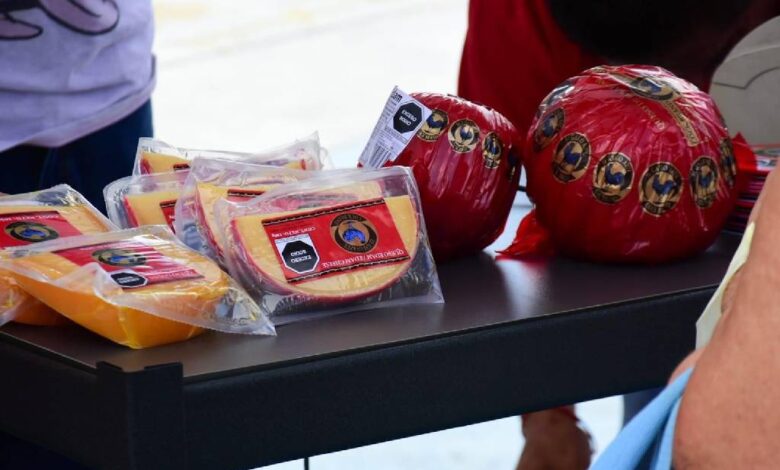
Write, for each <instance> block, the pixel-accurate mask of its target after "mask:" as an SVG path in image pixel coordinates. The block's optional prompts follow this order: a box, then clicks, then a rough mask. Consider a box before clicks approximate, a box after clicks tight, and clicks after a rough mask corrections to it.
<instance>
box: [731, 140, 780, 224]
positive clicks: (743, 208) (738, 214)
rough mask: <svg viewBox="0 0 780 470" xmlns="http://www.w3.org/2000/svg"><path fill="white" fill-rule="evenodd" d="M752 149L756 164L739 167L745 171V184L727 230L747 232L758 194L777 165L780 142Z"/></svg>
mask: <svg viewBox="0 0 780 470" xmlns="http://www.w3.org/2000/svg"><path fill="white" fill-rule="evenodd" d="M752 150H753V154H754V156H755V164H750V165H743V166H741V167H740V168H739V170H740V171H741V172H744V173H745V184H744V186H742V187H741V191H740V193H739V199H737V204H736V206H735V207H734V212H732V213H731V215H729V218H728V221H727V222H726V230H730V231H732V232H737V233H744V232H745V229H746V228H747V222H748V219H749V218H750V212H752V211H753V206H755V205H756V201H757V200H758V195H759V194H761V190H762V189H763V188H764V183H765V182H766V177H767V176H769V173H770V172H771V171H772V170H774V169H775V167H777V159H778V157H780V144H770V145H754V146H753V147H752Z"/></svg>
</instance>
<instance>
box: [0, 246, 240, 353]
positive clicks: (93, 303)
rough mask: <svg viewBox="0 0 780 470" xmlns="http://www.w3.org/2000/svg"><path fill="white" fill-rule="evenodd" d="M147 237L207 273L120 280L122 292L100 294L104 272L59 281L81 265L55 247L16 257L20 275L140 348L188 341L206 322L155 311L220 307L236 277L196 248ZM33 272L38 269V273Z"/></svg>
mask: <svg viewBox="0 0 780 470" xmlns="http://www.w3.org/2000/svg"><path fill="white" fill-rule="evenodd" d="M146 237H150V238H149V239H150V240H152V241H153V243H151V246H153V248H154V249H155V250H156V251H157V252H159V253H160V254H162V255H164V256H166V257H168V258H171V259H173V260H174V261H176V262H177V263H179V264H181V265H184V266H187V267H189V268H192V269H194V270H195V271H197V272H198V273H199V274H200V275H201V276H203V277H202V278H197V279H184V280H178V281H176V280H174V281H167V282H160V283H156V284H150V285H148V286H145V287H138V288H134V289H128V290H122V288H121V287H119V286H116V289H115V290H116V291H117V292H116V297H114V296H112V295H106V294H104V295H101V296H99V295H96V293H95V283H96V277H97V276H98V275H99V274H98V273H94V272H93V273H91V274H89V275H84V276H77V277H75V278H72V279H69V280H68V281H67V282H66V283H62V285H59V284H55V282H56V281H57V280H58V279H61V278H62V277H64V276H67V275H68V274H71V273H73V272H74V271H76V270H77V269H79V268H80V266H78V265H77V264H75V263H73V262H71V261H70V260H68V259H66V258H65V257H63V256H60V255H58V254H55V253H52V252H42V253H35V254H32V255H30V256H27V257H22V258H15V259H13V261H12V263H13V264H14V270H15V273H14V277H15V279H16V282H17V283H19V285H21V286H22V287H23V288H24V289H25V290H26V291H27V292H29V293H30V294H31V295H33V296H35V297H37V298H38V299H40V300H41V301H43V302H44V303H46V304H47V305H48V306H50V307H51V308H53V309H55V310H56V311H58V312H59V313H61V314H62V315H64V316H66V317H67V318H69V319H71V320H73V321H74V322H76V323H78V324H79V325H81V326H84V327H85V328H88V329H89V330H92V331H93V332H95V333H97V334H99V335H101V336H103V337H105V338H108V339H110V340H112V341H114V342H116V343H119V344H122V345H125V346H129V347H131V348H134V349H139V348H146V347H151V346H157V345H161V344H166V343H172V342H177V341H183V340H186V339H188V338H191V337H193V336H196V335H198V334H200V333H202V332H203V329H202V328H200V327H197V326H192V325H189V324H185V323H180V322H178V321H174V320H169V319H167V318H162V317H160V316H156V315H154V314H152V313H149V312H154V311H158V312H159V311H167V312H170V311H174V312H175V314H176V317H178V318H188V317H197V316H201V315H202V312H204V311H217V308H218V306H219V304H220V302H222V301H223V298H224V297H225V296H226V295H227V294H228V292H229V290H230V278H229V277H228V276H227V274H225V273H224V272H223V271H222V270H220V269H219V267H218V266H217V265H216V264H215V263H214V262H212V261H211V260H209V259H208V258H206V257H204V256H202V255H200V254H198V253H196V252H193V251H191V250H188V249H186V248H183V247H181V246H179V245H178V244H176V243H173V242H170V241H167V240H162V239H159V238H156V237H151V236H146ZM134 239H135V238H134ZM20 272H22V273H25V274H20ZM28 273H35V275H36V276H31V275H29V274H28ZM41 278H44V279H47V281H43V280H41ZM119 296H122V297H125V296H129V297H130V298H132V304H133V305H135V306H139V305H143V306H144V307H143V309H140V308H131V307H128V306H127V303H128V302H127V300H123V301H122V303H121V304H120V303H118V300H115V299H118V298H119ZM125 298H127V297H125Z"/></svg>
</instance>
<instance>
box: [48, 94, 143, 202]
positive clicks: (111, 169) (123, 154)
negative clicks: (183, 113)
mask: <svg viewBox="0 0 780 470" xmlns="http://www.w3.org/2000/svg"><path fill="white" fill-rule="evenodd" d="M151 135H152V106H151V103H150V102H147V103H146V104H144V105H143V106H141V107H140V108H138V109H137V110H136V111H135V112H133V113H132V114H130V115H129V116H127V117H126V118H124V119H122V120H121V121H118V122H116V123H115V124H112V125H110V126H108V127H105V128H103V129H101V130H99V131H96V132H94V133H92V134H90V135H88V136H86V137H83V138H81V139H78V140H76V141H74V142H71V143H69V144H67V145H64V146H62V147H60V148H58V149H56V150H55V151H53V152H52V153H51V155H50V156H49V157H48V158H47V159H46V162H45V164H44V166H43V172H42V174H41V178H42V183H43V185H44V186H53V185H55V184H59V183H68V184H69V185H71V186H73V187H74V188H75V189H76V190H77V191H79V192H80V193H81V194H83V195H84V196H85V197H86V198H87V199H89V201H90V202H91V203H92V204H94V205H95V207H97V208H98V209H100V210H101V211H103V212H105V210H106V206H105V201H104V200H103V188H104V187H105V186H106V185H107V184H108V183H110V182H112V181H114V180H116V179H119V178H122V177H124V176H128V175H129V174H130V173H131V172H132V169H133V162H134V161H135V152H136V149H137V147H138V138H139V137H151Z"/></svg>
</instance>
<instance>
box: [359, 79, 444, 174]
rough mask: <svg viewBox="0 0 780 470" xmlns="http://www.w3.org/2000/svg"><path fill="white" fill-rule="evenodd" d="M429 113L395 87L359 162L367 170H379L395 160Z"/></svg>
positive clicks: (420, 104)
mask: <svg viewBox="0 0 780 470" xmlns="http://www.w3.org/2000/svg"><path fill="white" fill-rule="evenodd" d="M431 113H432V111H431V109H430V108H428V107H427V106H425V105H424V104H422V103H421V102H419V101H417V100H416V99H414V98H412V97H411V96H409V95H407V94H406V93H404V92H403V91H401V90H400V89H399V88H398V87H395V88H393V91H392V92H391V93H390V97H389V98H388V99H387V102H386V103H385V108H384V109H383V110H382V115H381V116H380V117H379V122H377V123H376V126H375V127H374V130H373V132H372V133H371V138H370V139H369V140H368V143H367V144H366V148H365V149H363V153H362V154H361V155H360V159H359V161H360V163H361V164H362V165H363V166H364V167H366V168H381V167H382V166H383V165H384V164H385V163H387V162H388V161H394V160H395V159H396V158H398V155H400V154H401V152H403V150H404V149H405V148H406V146H407V145H408V144H409V141H410V140H412V138H413V137H414V136H415V135H416V134H417V131H418V130H420V128H421V127H422V126H423V124H424V123H425V122H426V120H427V119H428V118H429V117H430V115H431Z"/></svg>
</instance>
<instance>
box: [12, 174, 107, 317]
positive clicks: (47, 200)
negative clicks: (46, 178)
mask: <svg viewBox="0 0 780 470" xmlns="http://www.w3.org/2000/svg"><path fill="white" fill-rule="evenodd" d="M114 228H115V227H114V225H113V224H112V223H111V222H109V221H108V219H106V218H105V217H104V216H103V214H101V213H100V212H99V211H98V210H97V209H95V208H94V207H93V206H92V204H90V203H89V201H87V200H86V198H84V196H82V195H81V194H79V193H78V192H76V190H74V189H73V188H71V187H70V186H68V185H66V184H61V185H58V186H54V187H52V188H49V189H44V190H42V191H36V192H32V193H25V194H15V195H11V196H2V197H0V255H2V256H4V255H6V253H4V251H5V249H9V248H12V247H19V246H25V245H31V244H37V243H41V242H45V241H48V240H57V239H62V238H64V237H70V236H74V235H81V234H92V233H100V232H107V231H109V230H113V229H114ZM10 320H15V321H17V322H19V323H26V324H30V325H58V324H62V323H67V320H65V319H64V318H63V317H62V316H60V315H59V314H57V313H56V312H54V311H52V310H51V309H49V308H48V307H46V306H45V305H43V304H42V303H40V302H38V301H37V300H36V299H35V298H33V297H30V296H29V295H27V293H25V292H24V291H23V290H22V289H21V288H20V287H19V286H18V285H17V284H16V283H15V282H14V280H13V278H12V277H11V276H10V274H9V273H8V272H5V271H3V270H2V269H0V325H1V324H3V323H6V322H8V321H10Z"/></svg>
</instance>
